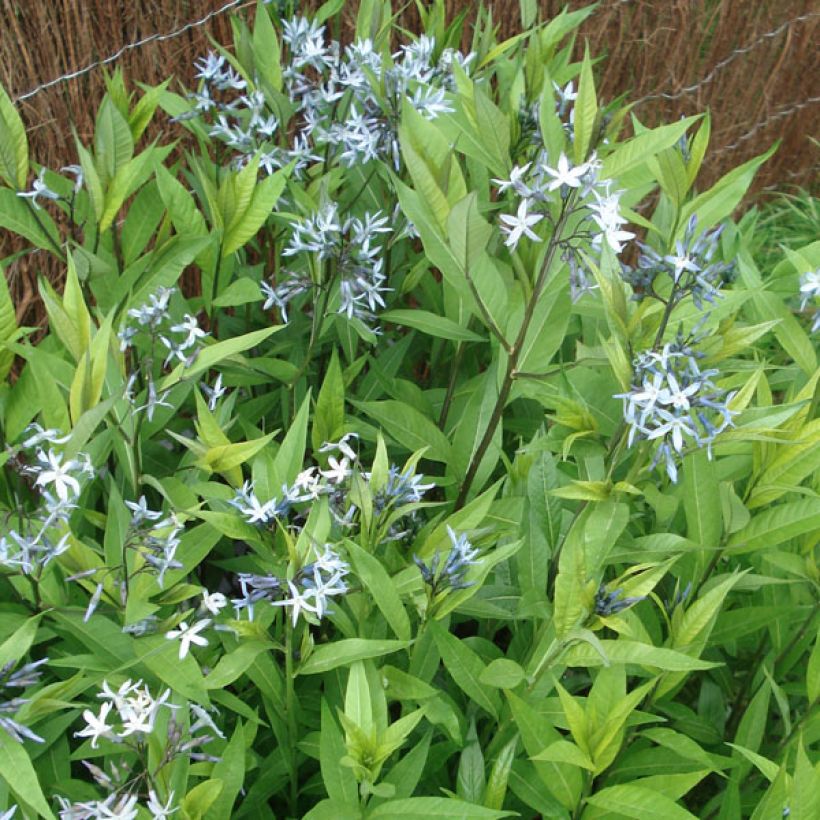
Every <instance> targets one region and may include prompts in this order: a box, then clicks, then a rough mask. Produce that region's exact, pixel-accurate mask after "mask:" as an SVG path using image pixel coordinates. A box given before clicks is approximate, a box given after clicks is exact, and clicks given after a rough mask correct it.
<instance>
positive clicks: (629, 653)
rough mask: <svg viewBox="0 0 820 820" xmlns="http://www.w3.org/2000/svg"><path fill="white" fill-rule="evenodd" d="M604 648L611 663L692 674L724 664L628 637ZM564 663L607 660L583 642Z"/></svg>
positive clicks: (606, 642) (609, 642) (588, 663)
mask: <svg viewBox="0 0 820 820" xmlns="http://www.w3.org/2000/svg"><path fill="white" fill-rule="evenodd" d="M600 645H601V648H602V649H603V650H604V653H605V654H606V657H607V658H608V659H609V662H610V663H634V664H637V665H639V666H648V667H652V668H655V669H663V670H664V671H668V672H692V671H695V670H696V669H713V668H715V667H716V666H720V665H721V664H719V663H712V662H710V661H704V660H700V659H699V658H692V657H690V656H689V655H685V654H684V653H683V652H678V651H676V650H674V649H665V648H663V647H660V646H650V645H649V644H645V643H639V642H638V641H631V640H627V639H624V638H621V639H620V640H617V641H613V640H601V641H600ZM561 663H563V664H565V665H566V666H602V665H603V664H604V660H603V658H602V657H601V655H600V653H599V652H598V651H597V650H596V649H595V648H594V647H592V646H590V645H589V644H587V643H579V644H575V645H574V646H573V647H571V648H570V649H568V650H567V651H566V653H565V654H564V655H563V656H562V657H561Z"/></svg>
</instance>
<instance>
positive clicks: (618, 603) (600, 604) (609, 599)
mask: <svg viewBox="0 0 820 820" xmlns="http://www.w3.org/2000/svg"><path fill="white" fill-rule="evenodd" d="M621 594H622V590H620V589H614V590H612V592H607V589H606V586H605V585H604V584H601V585H600V586H599V587H598V592H597V593H596V595H595V614H596V615H600V616H601V617H602V618H607V617H609V616H610V615H617V614H618V613H619V612H621V611H623V610H624V609H627V608H628V607H630V606H632V604H637V603H640V602H641V601H643V599H644V598H645V597H646V596H645V595H638V596H635V597H631V598H621Z"/></svg>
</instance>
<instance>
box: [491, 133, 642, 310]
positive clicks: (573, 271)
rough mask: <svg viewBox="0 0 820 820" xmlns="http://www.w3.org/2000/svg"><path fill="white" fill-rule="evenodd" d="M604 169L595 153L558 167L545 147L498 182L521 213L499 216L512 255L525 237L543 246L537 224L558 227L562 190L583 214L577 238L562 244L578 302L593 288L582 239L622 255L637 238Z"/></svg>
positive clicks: (563, 161) (564, 159)
mask: <svg viewBox="0 0 820 820" xmlns="http://www.w3.org/2000/svg"><path fill="white" fill-rule="evenodd" d="M600 167H601V164H600V162H599V161H598V160H597V159H596V157H595V156H594V155H593V156H592V157H591V158H590V159H589V160H587V161H586V162H583V163H581V164H580V165H572V164H571V162H570V160H569V159H568V158H567V156H566V155H565V154H563V153H562V154H560V155H559V157H558V160H557V161H556V162H555V167H552V166H551V164H550V162H549V158H548V156H547V152H546V150H545V149H544V148H541V149H540V150H539V152H538V154H537V156H536V157H535V159H533V160H531V161H530V162H527V163H526V164H524V165H516V166H515V167H514V168H513V169H512V171H511V172H510V177H509V179H494V180H493V182H494V183H495V184H496V185H497V186H498V191H499V193H504V192H506V191H508V190H509V191H510V192H512V193H513V194H514V195H515V196H516V197H518V206H517V210H516V212H515V214H514V215H513V214H506V213H504V214H501V216H500V217H499V219H500V222H501V232H502V233H503V234H504V235H505V237H506V238H505V240H504V244H505V245H506V246H507V247H508V248H509V249H510V250H511V251H514V250H515V249H516V248H517V247H518V245H519V243H520V242H521V240H522V238H524V237H526V238H527V239H530V240H532V241H533V242H541V241H542V237H541V236H540V235H539V234H538V233H537V232H536V231H535V226H536V225H538V224H539V223H541V222H542V221H544V220H545V221H546V223H547V224H550V225H551V226H552V227H553V229H554V228H555V223H554V220H553V218H552V216H551V215H550V206H551V205H552V204H553V202H554V199H555V192H556V191H557V192H558V195H559V196H560V199H561V202H562V203H563V204H562V208H567V209H569V210H570V211H571V212H572V213H575V214H577V215H579V216H580V219H578V220H577V222H578V224H577V225H576V227H575V230H574V233H573V234H572V236H570V237H566V238H561V239H560V240H559V244H560V246H561V248H562V258H563V260H564V261H565V262H567V264H568V266H569V269H570V284H571V286H572V296H573V299H577V298H579V297H580V296H581V295H582V294H583V293H584V292H586V291H588V290H590V289H591V286H590V283H589V281H588V279H587V276H586V273H585V270H584V265H583V261H582V258H581V255H580V250H581V245H580V241H581V240H589V244H590V245H591V247H592V248H594V249H595V250H596V251H598V252H601V251H602V249H603V246H604V245H606V246H607V247H609V248H611V249H612V251H613V252H614V253H616V254H619V253H621V251H622V250H623V248H624V244H625V243H626V242H628V241H629V240H630V239H633V238H634V236H635V234H634V233H632V232H631V231H627V230H625V227H624V226H625V225H626V224H627V220H626V219H624V217H623V216H621V212H620V197H621V193H622V192H621V191H613V190H612V182H611V180H602V179H599V176H598V174H599V171H600ZM573 192H574V199H573V203H574V204H572V205H570V200H569V197H570V194H571V193H573Z"/></svg>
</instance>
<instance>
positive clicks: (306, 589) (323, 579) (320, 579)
mask: <svg viewBox="0 0 820 820" xmlns="http://www.w3.org/2000/svg"><path fill="white" fill-rule="evenodd" d="M349 572H350V567H349V566H348V565H347V563H346V562H345V561H343V560H342V559H341V557H340V556H339V554H338V553H337V552H336V551H335V550H334V549H333V547H332V546H331V545H330V544H325V546H324V549H323V551H322V552H321V553H319V552H318V551H317V553H316V555H315V558H314V560H313V561H312V562H311V563H309V564H305V566H303V567H301V569H299V570H298V571H297V573H296V575H295V576H294V577H293V578H291V579H287V580H285V579H281V578H278V577H276V576H275V575H255V574H252V573H240V574H239V575H238V576H237V580H238V581H239V586H240V589H241V590H242V597H240V598H234V599H233V600H232V601H231V603H232V604H233V607H234V610H235V611H236V616H237V618H238V617H239V613H240V612H241V611H242V610H243V609H246V610H247V611H248V617H249V618H250V619H251V620H253V612H254V606H255V605H256V604H258V603H260V602H262V601H266V602H267V603H269V604H271V605H272V606H284V607H289V608H290V611H291V617H292V619H293V625H294V626H296V623H297V621H298V619H299V615H300V613H302V612H307V613H309V614H311V615H313V616H315V618H316V620H321V619H322V617H323V616H324V615H325V614H326V613H327V612H328V611H329V610H328V598H333V597H336V596H339V595H344V594H345V593H346V592H347V585H346V583H345V580H344V579H345V576H346V575H347V574H348V573H349ZM288 592H289V593H290V597H288Z"/></svg>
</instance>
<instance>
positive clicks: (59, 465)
mask: <svg viewBox="0 0 820 820" xmlns="http://www.w3.org/2000/svg"><path fill="white" fill-rule="evenodd" d="M24 436H25V438H24V440H23V441H22V442H21V443H20V444H19V445H18V446H16V447H13V448H10V450H9V456H10V457H9V462H8V463H9V464H10V465H11V466H12V467H13V468H15V469H16V471H17V473H18V475H20V476H21V478H22V479H23V481H24V482H25V483H26V484H27V485H28V487H29V489H30V490H31V491H33V495H34V497H35V499H36V501H37V504H36V506H35V508H34V510H33V511H26V512H25V513H23V507H22V506H21V509H20V511H21V515H19V516H17V517H16V519H17V520H18V521H19V523H18V526H17V527H16V528H15V527H9V528H8V530H7V531H6V533H5V534H4V535H0V565H5V566H9V567H17V568H19V569H20V570H21V571H22V572H23V573H24V574H25V575H32V574H34V575H39V573H40V572H41V571H42V569H43V568H44V567H45V566H46V565H47V564H48V563H49V562H50V561H52V560H53V559H54V558H56V557H57V556H58V555H60V554H62V553H63V552H65V551H66V550H68V549H69V547H70V546H71V545H70V543H69V537H70V533H69V530H68V520H69V517H70V515H71V512H72V510H74V509H75V508H76V506H77V499H78V498H79V495H80V492H81V489H82V482H83V481H84V480H85V479H86V478H87V477H89V476H93V475H94V468H93V466H92V464H91V461H90V459H89V458H88V456H87V455H85V454H80V455H78V456H77V457H76V458H74V459H66V458H65V456H64V454H62V453H60V452H59V451H58V450H57V449H56V447H57V446H59V445H61V444H65V443H66V442H67V441H68V439H69V437H68V436H64V437H61V436H60V432H59V431H58V430H44V429H43V428H42V427H40V426H39V425H38V424H32V425H30V426H29V427H28V428H27V429H26V431H25V433H24ZM43 444H48V445H51V446H49V447H48V448H47V449H46V448H44V447H43V446H42V445H43ZM32 451H33V452H32ZM21 503H22V501H21Z"/></svg>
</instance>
